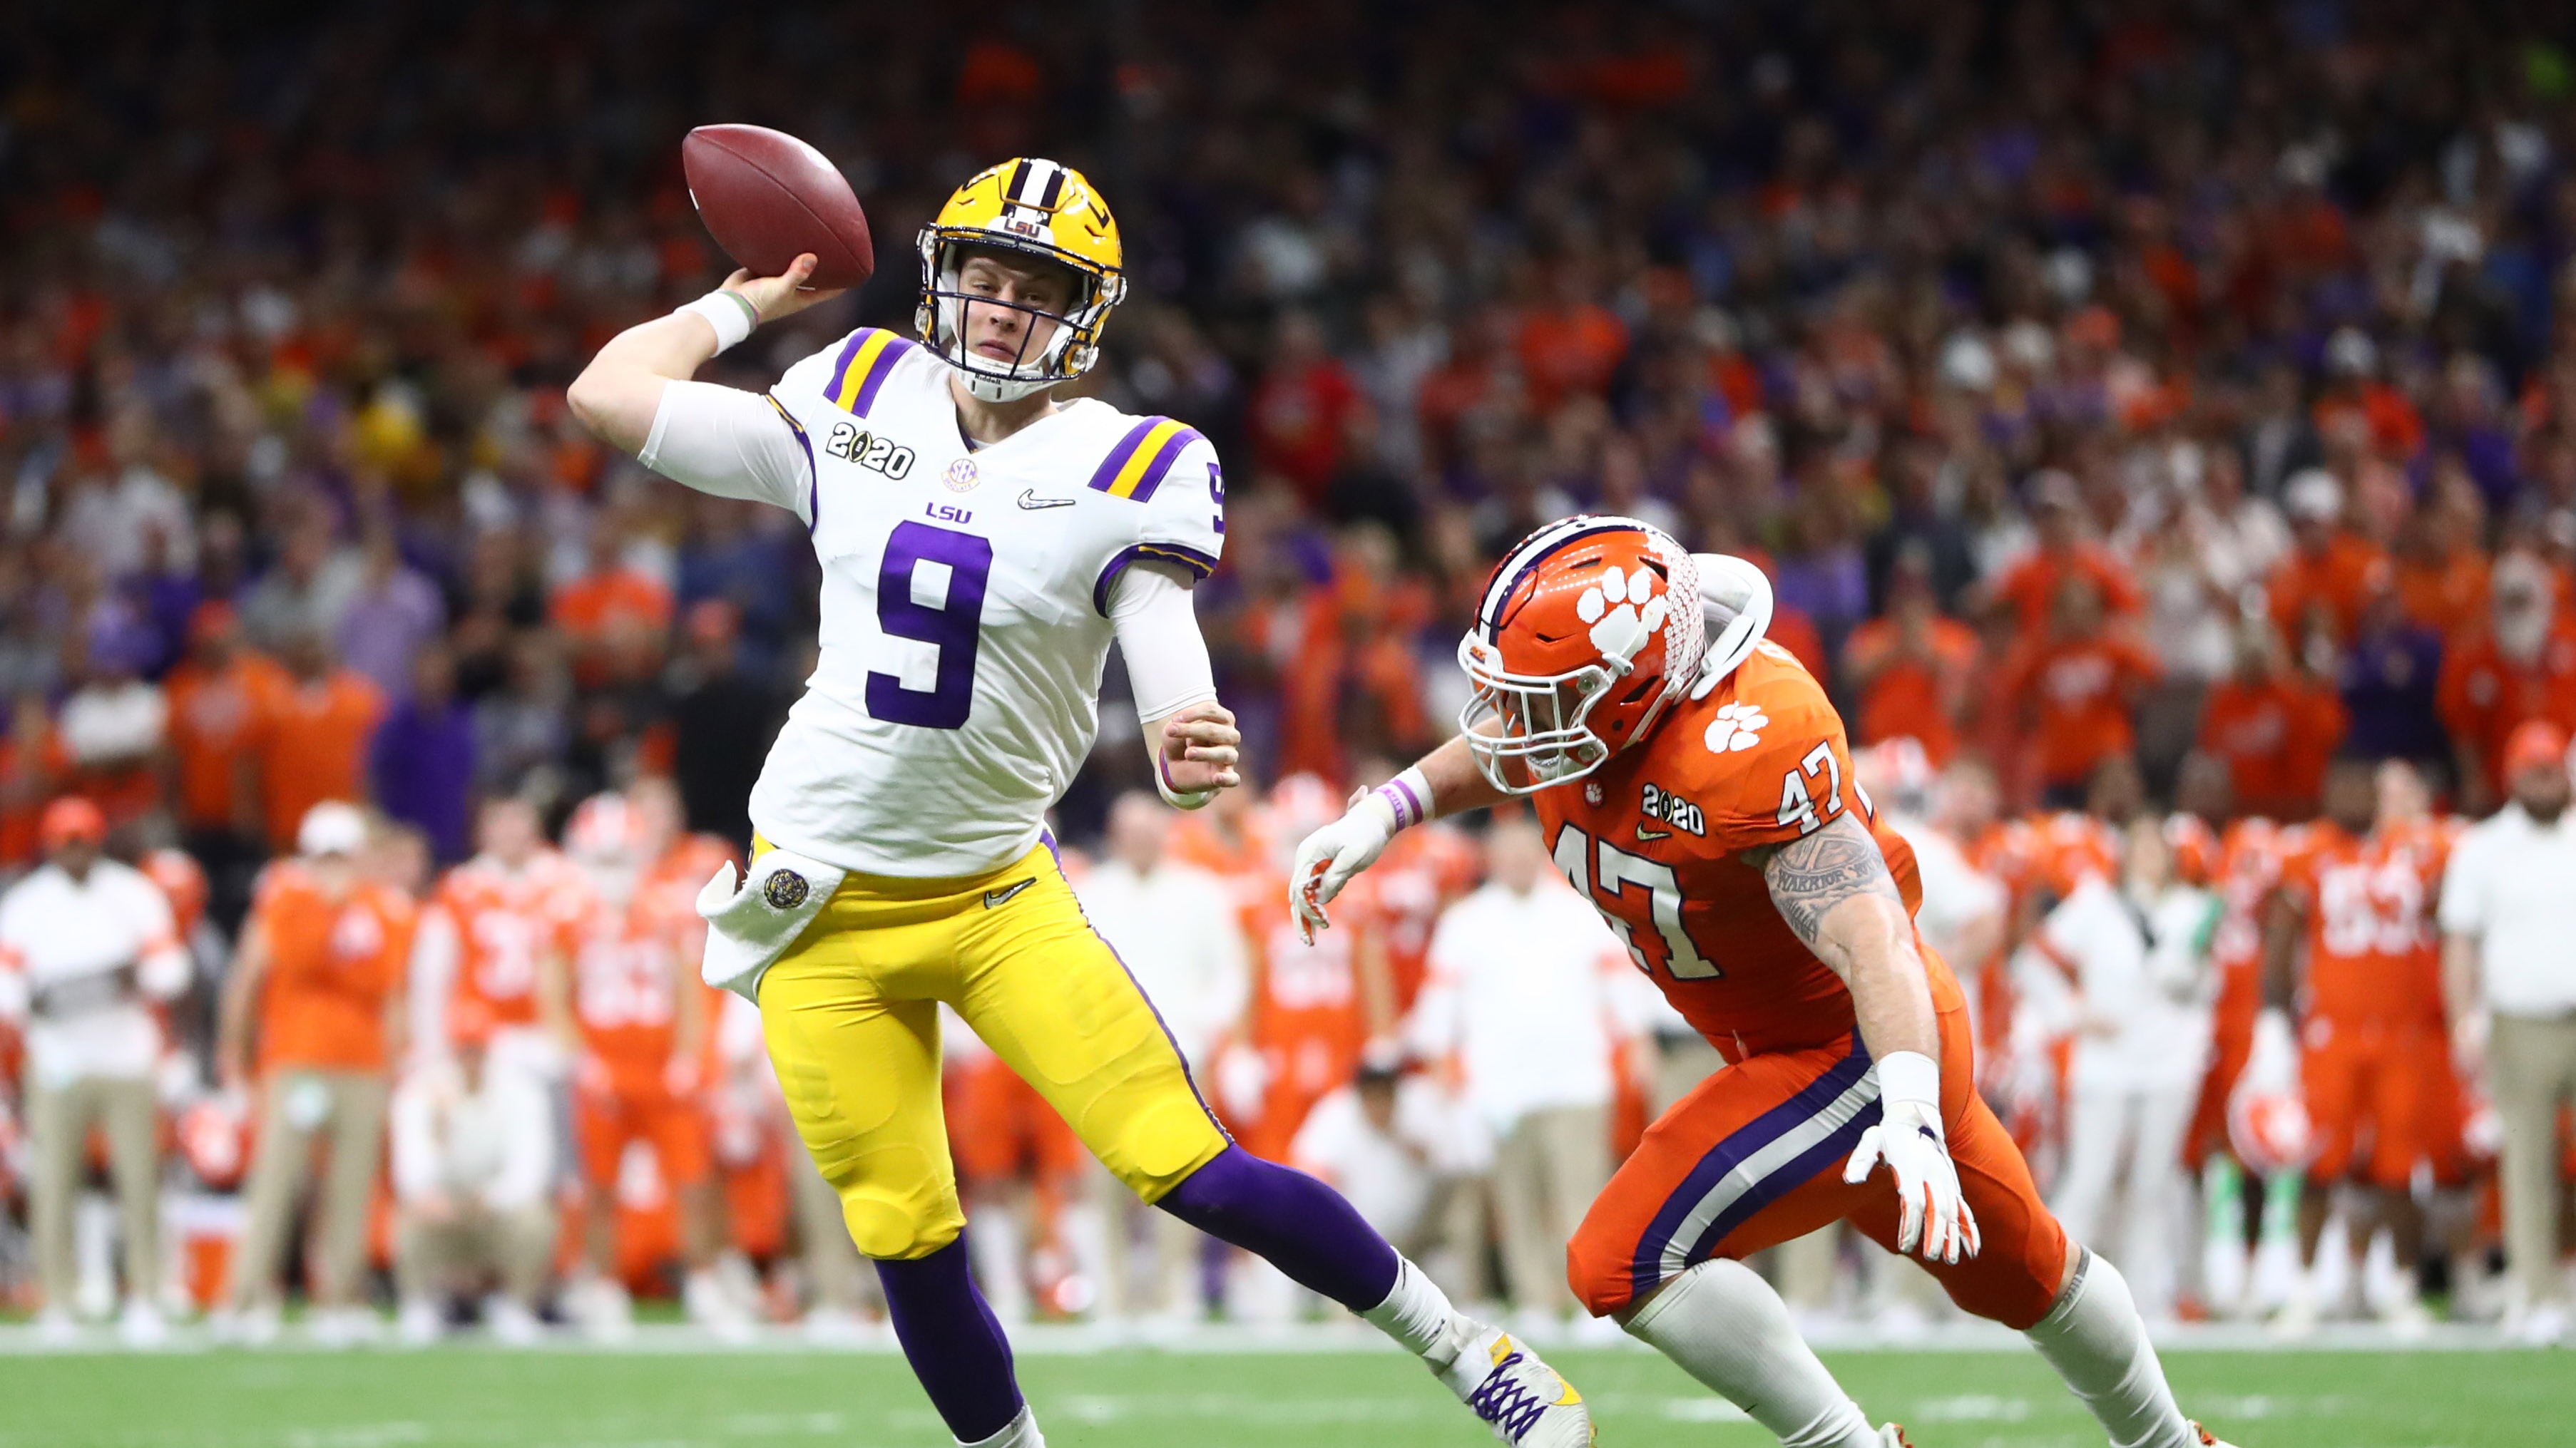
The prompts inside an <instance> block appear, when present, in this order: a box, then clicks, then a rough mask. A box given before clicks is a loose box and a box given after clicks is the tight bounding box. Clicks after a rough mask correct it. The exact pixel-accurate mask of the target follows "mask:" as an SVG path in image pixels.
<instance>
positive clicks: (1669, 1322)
mask: <svg viewBox="0 0 2576 1448" xmlns="http://www.w3.org/2000/svg"><path fill="white" fill-rule="evenodd" d="M1622 1325H1623V1326H1624V1327H1626V1328H1627V1329H1628V1335H1629V1336H1631V1337H1634V1338H1636V1339H1637V1340H1638V1341H1640V1342H1644V1343H1646V1344H1648V1345H1650V1346H1652V1347H1653V1348H1654V1349H1655V1350H1656V1351H1657V1352H1660V1353H1662V1354H1663V1355H1664V1356H1666V1357H1668V1358H1671V1359H1672V1360H1673V1361H1674V1362H1676V1363H1679V1364H1681V1367H1682V1370H1683V1371H1684V1372H1687V1373H1689V1374H1690V1375H1691V1376H1692V1377H1695V1378H1697V1379H1699V1380H1700V1381H1701V1382H1703V1383H1706V1384H1707V1385H1708V1386H1709V1387H1711V1388H1714V1389H1716V1390H1717V1392H1718V1394H1719V1395H1720V1396H1722V1397H1724V1398H1725V1399H1726V1400H1727V1401H1728V1402H1731V1403H1733V1404H1735V1405H1736V1406H1737V1407H1739V1408H1742V1409H1743V1410H1744V1411H1745V1412H1747V1413H1749V1414H1751V1415H1752V1416H1753V1421H1755V1422H1757V1423H1760V1424H1761V1425H1762V1426H1763V1427H1765V1428H1768V1429H1770V1430H1771V1431H1772V1432H1773V1433H1775V1434H1777V1435H1779V1439H1780V1442H1781V1443H1782V1444H1783V1445H1785V1448H1876V1444H1877V1443H1878V1434H1877V1433H1876V1432H1875V1431H1874V1430H1873V1429H1871V1427H1870V1426H1869V1419H1867V1418H1865V1417H1863V1416H1861V1411H1860V1405H1859V1404H1858V1403H1855V1402H1853V1401H1852V1400H1851V1395H1850V1394H1849V1393H1846V1392H1844V1391H1843V1389H1842V1384H1840V1383H1837V1382H1835V1381H1834V1375H1833V1374H1832V1373H1829V1372H1827V1371H1825V1365H1824V1364H1823V1363H1821V1362H1818V1361H1817V1360H1816V1354H1815V1352H1814V1351H1813V1350H1812V1349H1810V1348H1809V1347H1808V1346H1807V1344H1806V1340H1805V1339H1803V1338H1801V1337H1799V1336H1798V1329H1797V1327H1796V1326H1795V1325H1793V1324H1792V1323H1791V1322H1790V1321H1789V1306H1788V1304H1787V1303H1784V1302H1782V1301H1781V1300H1780V1294H1779V1293H1777V1292H1774V1291H1772V1290H1771V1284H1770V1283H1768V1282H1765V1281H1763V1280H1762V1278H1761V1277H1760V1276H1759V1275H1758V1274H1756V1273H1755V1272H1754V1270H1753V1269H1752V1268H1750V1267H1747V1266H1745V1265H1744V1264H1743V1263H1741V1262H1732V1261H1728V1260H1727V1259H1725V1258H1722V1257H1721V1258H1713V1259H1711V1260H1709V1261H1706V1262H1702V1263H1701V1264H1699V1265H1698V1266H1696V1267H1693V1268H1692V1269H1691V1270H1689V1271H1688V1272H1685V1273H1683V1274H1682V1275H1681V1276H1679V1277H1676V1278H1674V1279H1673V1280H1672V1281H1671V1282H1668V1283H1666V1284H1665V1285H1664V1290H1663V1291H1661V1292H1659V1293H1657V1294H1655V1300H1654V1301H1652V1302H1649V1303H1647V1304H1646V1306H1645V1308H1644V1309H1643V1310H1642V1311H1640V1312H1638V1313H1636V1314H1635V1315H1634V1316H1632V1317H1630V1318H1629V1319H1628V1320H1627V1322H1625V1323H1624V1324H1622Z"/></svg>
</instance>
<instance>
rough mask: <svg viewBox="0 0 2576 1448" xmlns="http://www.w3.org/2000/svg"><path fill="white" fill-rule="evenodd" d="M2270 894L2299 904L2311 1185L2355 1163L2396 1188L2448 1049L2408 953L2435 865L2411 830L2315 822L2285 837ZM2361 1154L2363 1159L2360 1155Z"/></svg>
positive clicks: (2428, 1142)
mask: <svg viewBox="0 0 2576 1448" xmlns="http://www.w3.org/2000/svg"><path fill="white" fill-rule="evenodd" d="M2291 836H2292V838H2290V839H2288V840H2286V841H2285V842H2284V845H2283V850H2282V860H2281V884H2280V888H2281V889H2283V890H2286V891H2289V892H2291V894H2292V896H2293V897H2294V898H2296V899H2299V900H2301V901H2303V902H2304V903H2305V905H2306V907H2307V946H2308V964H2307V992H2306V998H2305V1009H2304V1011H2303V1020H2302V1022H2301V1025H2300V1030H2299V1045H2300V1076H2301V1078H2302V1085H2303V1088H2304V1090H2305V1092H2306V1095H2307V1105H2308V1116H2309V1118H2310V1119H2311V1120H2312V1121H2313V1122H2314V1123H2315V1129H2316V1141H2317V1157H2316V1160H2315V1162H2314V1163H2313V1164H2312V1165H2311V1166H2310V1167H2309V1176H2310V1179H2311V1180H2314V1181H2319V1182H2329V1181H2334V1180H2337V1179H2339V1178H2343V1177H2347V1176H2350V1175H2353V1174H2354V1172H2355V1170H2356V1168H2358V1169H2359V1171H2360V1174H2361V1175H2362V1176H2363V1177H2364V1178H2365V1179H2366V1180H2368V1181H2369V1182H2370V1183H2371V1184H2373V1185H2375V1186H2380V1187H2387V1188H2390V1189H2392V1190H2403V1189H2405V1188H2406V1186H2407V1185H2408V1184H2409V1183H2410V1182H2411V1181H2412V1180H2413V1178H2414V1174H2415V1163H2416V1161H2417V1159H2418V1158H2420V1157H2423V1156H2426V1155H2429V1154H2431V1153H2432V1151H2433V1150H2434V1149H2435V1147H2436V1145H2437V1143H2436V1141H2435V1139H2434V1135H2433V1133H2432V1132H2431V1131H2430V1130H2429V1127H2430V1125H2431V1121H2430V1116H2431V1113H2432V1112H2433V1111H2434V1110H2435V1109H2436V1108H2437V1107H2438V1106H2439V1105H2440V1103H2441V1100H2442V1090H2441V1087H2442V1082H2440V1081H2438V1080H2436V1079H2435V1073H2436V1071H2437V1070H2438V1071H2439V1072H2440V1073H2442V1074H2444V1075H2447V1074H2448V1072H2449V1070H2450V1065H2449V1062H2450V1049H2449V1045H2448V1043H2447V1042H2446V1040H2445V1039H2444V1037H2443V1036H2442V1033H2441V1027H2440V1021H2441V1004H2440V994H2439V991H2438V989H2437V990H2436V991H2435V992H2434V994H2433V999H2432V1001H2430V1002H2427V1001H2426V1000H2425V999H2424V995H2425V984H2426V983H2425V980H2424V976H2423V969H2422V966H2421V964H2420V962H2419V961H2418V959H2417V952H2418V951H2419V950H2420V949H2422V947H2423V945H2424V939H2425V935H2426V933H2427V932H2428V930H2429V928H2430V913H2431V911H2432V908H2433V902H2434V900H2435V898H2436V897H2437V895H2438V894H2439V892H2440V890H2441V884H2442V876H2441V866H2442V862H2441V860H2440V859H2439V858H2438V857H2437V856H2436V855H2435V853H2434V852H2433V851H2431V850H2429V849H2427V848H2425V844H2426V842H2425V841H2423V840H2420V839H2417V838H2414V837H2413V836H2412V833H2411V832H2408V831H2398V832H2392V833H2391V834H2373V835H2370V836H2367V837H2356V836H2354V835H2352V834H2350V833H2347V832H2346V831H2345V830H2343V829H2342V828H2341V827H2339V826H2337V825H2335V824H2333V823H2332V822H2330V821H2325V820H2320V821H2318V822H2317V823H2315V824H2312V825H2308V826H2304V827H2302V828H2300V829H2298V830H2295V831H2292V832H2291ZM2365 1152H2366V1155H2365Z"/></svg>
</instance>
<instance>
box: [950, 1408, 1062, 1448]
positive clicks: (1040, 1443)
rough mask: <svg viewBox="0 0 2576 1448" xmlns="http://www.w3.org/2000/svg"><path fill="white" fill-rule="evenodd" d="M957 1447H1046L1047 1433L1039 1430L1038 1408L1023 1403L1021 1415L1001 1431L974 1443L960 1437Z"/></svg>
mask: <svg viewBox="0 0 2576 1448" xmlns="http://www.w3.org/2000/svg"><path fill="white" fill-rule="evenodd" d="M957 1448H1046V1435H1045V1434H1043V1433H1041V1432H1039V1431H1038V1415H1037V1410H1036V1409H1034V1408H1032V1407H1030V1406H1029V1405H1028V1404H1026V1403H1022V1404H1020V1415H1019V1416H1018V1417H1016V1418H1013V1419H1012V1420H1011V1422H1010V1425H1009V1426H1008V1427H1006V1428H1004V1429H1003V1430H1002V1431H1001V1432H999V1433H996V1434H994V1435H993V1436H992V1437H990V1438H978V1439H976V1440H975V1441H974V1442H972V1443H969V1442H967V1441H966V1440H965V1439H963V1438H960V1439H958V1440H957Z"/></svg>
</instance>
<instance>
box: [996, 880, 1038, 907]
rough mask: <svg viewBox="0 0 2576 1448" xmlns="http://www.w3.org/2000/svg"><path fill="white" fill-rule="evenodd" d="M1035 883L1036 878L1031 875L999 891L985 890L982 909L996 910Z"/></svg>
mask: <svg viewBox="0 0 2576 1448" xmlns="http://www.w3.org/2000/svg"><path fill="white" fill-rule="evenodd" d="M1037 882H1038V877H1037V876H1035V875H1031V876H1030V877H1028V878H1027V879H1025V880H1020V881H1017V882H1015V883H1012V884H1009V885H1005V886H1003V887H1002V888H1001V889H999V890H987V891H985V892H984V908H985V909H987V910H993V909H998V908H999V907H1001V906H1004V905H1008V904H1010V903H1011V900H1012V898H1013V897H1014V896H1016V895H1018V894H1019V893H1020V892H1021V891H1022V890H1025V889H1027V888H1029V887H1030V886H1031V885H1034V884H1036V883H1037Z"/></svg>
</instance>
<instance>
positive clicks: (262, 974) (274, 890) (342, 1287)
mask: <svg viewBox="0 0 2576 1448" xmlns="http://www.w3.org/2000/svg"><path fill="white" fill-rule="evenodd" d="M367 844H368V841H367V821H366V816H364V815H363V814H361V813H360V812H359V811H358V808H357V807H356V806H355V805H351V804H348V803H346V802H344V801H340V800H324V801H323V802H321V803H319V804H316V805H314V806H313V807H312V808H311V809H310V810H308V811H306V813H305V816H304V822H303V824H302V826H301V827H300V828H299V829H298V831H297V835H296V854H295V856H294V858H292V859H288V860H281V861H279V862H278V863H276V864H274V865H272V866H270V867H269V869H268V871H267V872H266V873H265V874H263V875H262V876H261V879H260V886H259V893H258V895H257V896H256V898H255V899H254V900H253V901H252V903H251V913H250V916H249V918H248V919H247V920H245V921H244V922H243V924H242V936H241V941H240V944H239V946H238V947H237V948H236V950H235V952H234V955H233V965H232V970H231V973H230V974H229V975H227V976H226V977H225V980H224V996H223V1006H222V1015H221V1020H220V1023H219V1026H218V1034H217V1037H216V1045H215V1051H216V1056H215V1059H216V1071H217V1074H218V1077H219V1079H220V1080H221V1082H222V1084H223V1086H224V1088H225V1089H226V1090H228V1091H247V1090H251V1089H253V1088H256V1091H257V1094H258V1099H259V1102H260V1106H259V1146H258V1154H257V1155H256V1156H255V1157H254V1158H253V1159H252V1161H251V1168H250V1179H249V1181H248V1183H247V1184H246V1185H245V1186H244V1187H243V1195H244V1197H245V1198H246V1200H247V1210H248V1220H247V1221H246V1222H245V1223H244V1224H243V1227H242V1235H241V1242H240V1246H239V1248H238V1249H237V1250H236V1252H235V1253H234V1256H233V1276H232V1282H231V1285H230V1288H229V1290H228V1291H227V1292H226V1294H225V1299H226V1301H227V1303H228V1304H229V1307H230V1309H231V1312H232V1314H233V1316H232V1317H231V1319H230V1320H229V1321H228V1322H227V1323H226V1324H225V1327H226V1330H227V1331H228V1332H233V1333H237V1334H238V1335H239V1336H240V1337H241V1338H242V1339H243V1340H245V1341H248V1342H252V1343H258V1342H263V1341H267V1340H271V1339H273V1338H275V1336H276V1335H277V1330H278V1314H279V1300H280V1298H281V1296H282V1291H283V1289H282V1286H281V1283H280V1280H279V1273H280V1272H281V1270H282V1269H283V1268H284V1267H285V1265H286V1263H285V1252H286V1248H287V1246H288V1234H289V1231H290V1229H291V1228H292V1227H293V1226H294V1225H295V1221H296V1215H295V1206H296V1200H297V1198H298V1197H299V1196H300V1195H301V1194H302V1192H303V1190H304V1188H305V1186H306V1184H307V1182H308V1181H309V1180H310V1179H311V1178H312V1177H313V1175H314V1172H313V1162H312V1154H313V1146H314V1144H315V1138H316V1137H317V1136H318V1137H323V1138H325V1139H327V1141H328V1142H329V1146H330V1166H329V1169H328V1170H327V1171H325V1172H323V1173H321V1174H320V1181H319V1184H318V1185H319V1187H320V1190H319V1191H318V1192H317V1193H316V1194H315V1197H314V1202H313V1218H314V1221H313V1232H314V1235H315V1237H316V1241H315V1244H314V1250H313V1253H312V1255H311V1258H310V1260H311V1262H312V1276H311V1278H310V1280H309V1282H308V1284H307V1285H308V1288H309V1295H310V1297H311V1299H312V1303H313V1308H314V1313H313V1317H312V1320H311V1327H312V1331H313V1334H314V1336H315V1338H316V1340H318V1341H322V1342H326V1343H330V1342H348V1341H363V1340H365V1339H366V1338H368V1337H371V1336H373V1335H374V1330H375V1326H376V1323H375V1318H374V1317H373V1315H372V1314H370V1313H368V1312H367V1311H366V1310H365V1309H364V1308H363V1307H362V1306H360V1302H361V1300H362V1298H361V1294H362V1293H363V1292H364V1290H365V1285H366V1284H365V1282H364V1280H363V1277H362V1275H361V1274H362V1273H363V1271H364V1266H365V1252H366V1233H367V1201H368V1197H369V1194H370V1193H371V1192H372V1191H373V1189H374V1187H375V1181H376V1164H377V1162H378V1160H379V1153H380V1151H381V1149H382V1145H383V1140H384V1128H385V1101H386V1093H387V1089H388V1086H387V1072H388V1069H389V1067H390V1066H391V1064H392V1062H393V1061H394V1059H395V1058H396V1056H397V1055H398V1054H399V1053H400V1051H401V1049H402V1045H403V1033H404V1015H403V1003H404V993H403V990H402V978H403V964H404V961H405V960H406V959H407V958H408V957H409V955H410V952H411V941H412V929H413V923H414V918H415V909H414V906H413V905H412V903H411V901H409V900H407V899H405V898H403V897H402V896H401V895H400V894H398V893H396V892H395V891H393V890H391V889H388V888H386V887H385V886H383V885H381V884H378V883H376V882H375V881H373V880H370V879H368V878H367V877H366V876H365V875H364V874H363V873H362V868H361V856H362V854H363V853H364V852H365V850H366V848H367ZM298 1255H299V1256H300V1255H301V1254H298Z"/></svg>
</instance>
